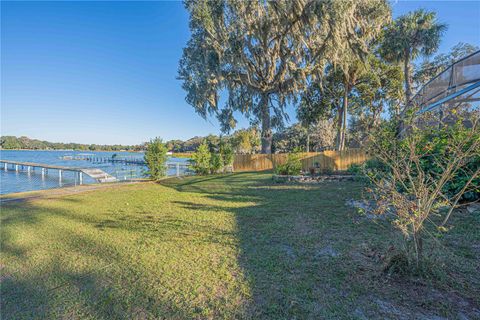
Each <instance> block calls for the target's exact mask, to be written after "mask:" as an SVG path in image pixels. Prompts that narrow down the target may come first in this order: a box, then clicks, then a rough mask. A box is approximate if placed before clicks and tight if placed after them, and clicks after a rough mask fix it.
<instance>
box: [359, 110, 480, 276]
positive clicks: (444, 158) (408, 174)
mask: <svg viewBox="0 0 480 320" xmlns="http://www.w3.org/2000/svg"><path fill="white" fill-rule="evenodd" d="M423 120H424V121H418V118H416V119H415V122H411V123H409V125H408V130H407V133H406V134H404V135H403V137H401V138H398V137H397V135H396V128H397V124H396V123H394V122H390V123H386V124H385V125H383V126H381V127H380V128H378V129H377V130H376V131H375V132H374V133H372V134H371V136H370V138H369V145H368V148H369V150H368V152H369V153H370V155H371V156H372V157H373V158H374V159H375V160H376V161H375V162H376V163H377V165H376V166H374V167H371V168H366V174H367V176H368V177H369V178H370V181H371V188H370V189H369V191H370V192H371V195H372V196H373V197H374V199H375V200H376V203H377V207H376V211H377V213H378V214H390V215H391V216H392V217H393V220H392V221H393V224H394V226H395V227H396V228H397V229H398V230H400V231H401V232H402V234H403V236H404V238H405V240H406V241H407V244H409V245H407V246H406V250H407V253H408V254H407V257H409V259H411V260H410V261H411V262H413V263H414V264H415V266H416V267H418V266H419V264H420V263H421V262H422V257H423V255H424V249H425V248H424V245H423V239H424V237H425V235H426V234H427V233H428V230H427V229H426V223H427V222H432V223H434V222H433V221H432V214H433V213H437V214H441V215H444V216H443V222H441V221H440V222H439V223H437V224H436V227H437V228H440V230H445V228H444V225H445V224H446V223H447V221H448V219H449V217H450V215H451V214H452V211H453V209H454V208H456V207H458V206H459V204H461V203H462V202H467V201H478V195H479V190H480V189H479V188H480V187H479V182H480V176H479V175H480V130H479V125H480V124H479V119H478V113H471V114H469V119H468V125H467V126H466V125H465V121H462V120H461V119H458V117H457V119H456V121H455V122H454V123H452V122H451V121H450V122H449V123H448V124H447V123H444V122H439V121H433V120H431V119H423ZM420 123H421V124H420ZM442 207H443V208H445V207H447V208H449V209H448V210H446V211H445V210H439V208H442ZM408 248H412V249H411V250H409V249H408ZM408 251H410V252H408Z"/></svg>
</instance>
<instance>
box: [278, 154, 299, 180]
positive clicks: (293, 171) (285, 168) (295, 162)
mask: <svg viewBox="0 0 480 320" xmlns="http://www.w3.org/2000/svg"><path fill="white" fill-rule="evenodd" d="M301 171H302V161H301V154H300V152H292V153H289V154H288V156H287V161H286V162H285V163H283V164H279V165H277V166H276V168H275V172H276V173H277V174H281V175H289V176H296V175H299V174H300V172H301Z"/></svg>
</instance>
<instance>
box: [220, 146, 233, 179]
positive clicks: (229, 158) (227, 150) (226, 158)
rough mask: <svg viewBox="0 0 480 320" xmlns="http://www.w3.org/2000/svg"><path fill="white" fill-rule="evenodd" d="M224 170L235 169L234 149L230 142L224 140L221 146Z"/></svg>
mask: <svg viewBox="0 0 480 320" xmlns="http://www.w3.org/2000/svg"><path fill="white" fill-rule="evenodd" d="M219 152H220V157H221V161H222V169H223V171H224V172H225V171H227V170H230V171H231V170H233V168H232V166H233V149H232V146H231V145H230V143H228V142H225V141H222V142H221V143H220V147H219Z"/></svg>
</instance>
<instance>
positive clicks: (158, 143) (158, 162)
mask: <svg viewBox="0 0 480 320" xmlns="http://www.w3.org/2000/svg"><path fill="white" fill-rule="evenodd" d="M167 151H168V150H167V147H166V146H165V144H164V143H163V141H162V139H160V138H155V139H153V140H151V141H150V143H149V144H148V145H147V151H146V152H145V156H144V159H145V162H146V163H147V167H148V171H147V174H148V175H149V176H150V177H151V178H152V179H154V180H159V179H160V178H162V177H164V176H166V175H167V166H166V163H167V159H168V156H167Z"/></svg>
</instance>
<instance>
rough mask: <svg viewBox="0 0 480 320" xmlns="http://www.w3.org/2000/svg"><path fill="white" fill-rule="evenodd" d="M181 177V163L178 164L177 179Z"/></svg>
mask: <svg viewBox="0 0 480 320" xmlns="http://www.w3.org/2000/svg"><path fill="white" fill-rule="evenodd" d="M178 176H180V163H178V162H177V177H178Z"/></svg>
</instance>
